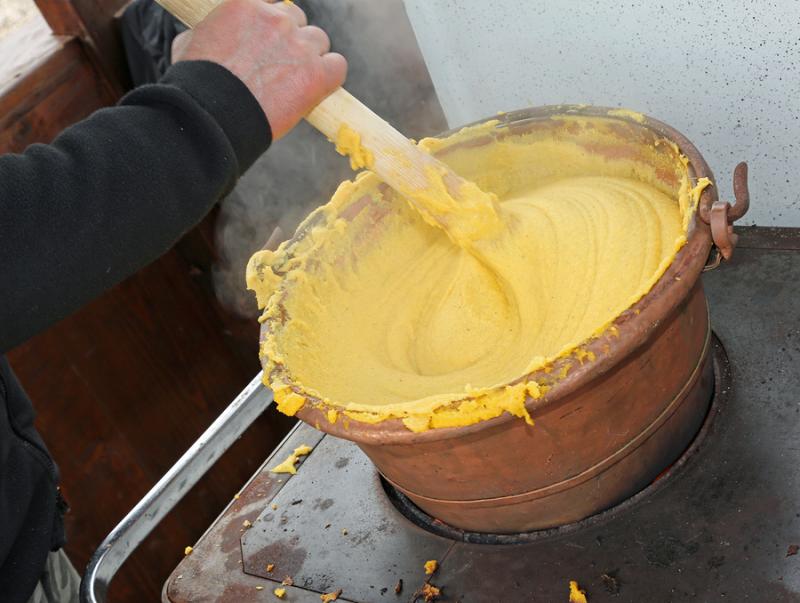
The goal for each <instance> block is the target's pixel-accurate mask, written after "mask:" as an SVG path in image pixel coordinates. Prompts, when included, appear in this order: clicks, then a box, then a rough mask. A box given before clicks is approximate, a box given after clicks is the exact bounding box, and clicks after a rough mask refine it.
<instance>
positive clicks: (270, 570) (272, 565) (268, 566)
mask: <svg viewBox="0 0 800 603" xmlns="http://www.w3.org/2000/svg"><path fill="white" fill-rule="evenodd" d="M274 569H275V564H274V563H268V564H267V571H268V572H269V573H272V570H274Z"/></svg>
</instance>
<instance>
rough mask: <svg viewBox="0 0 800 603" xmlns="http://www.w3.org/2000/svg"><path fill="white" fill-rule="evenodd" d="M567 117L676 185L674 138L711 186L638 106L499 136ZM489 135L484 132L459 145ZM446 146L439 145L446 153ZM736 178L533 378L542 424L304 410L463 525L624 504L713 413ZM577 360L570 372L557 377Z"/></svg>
mask: <svg viewBox="0 0 800 603" xmlns="http://www.w3.org/2000/svg"><path fill="white" fill-rule="evenodd" d="M559 116H583V117H591V118H597V119H594V121H596V124H595V126H589V127H601V128H603V129H604V132H606V133H607V134H608V135H609V136H610V139H611V140H613V142H612V143H610V144H605V145H596V146H595V147H593V148H591V149H589V150H590V151H591V152H596V153H602V154H605V155H607V156H608V157H610V158H613V157H621V156H624V157H634V158H636V159H637V160H641V161H644V162H647V161H652V162H654V163H655V164H658V165H656V168H657V169H656V173H657V174H658V178H661V179H663V184H664V185H665V186H677V183H676V182H675V180H676V172H675V171H673V170H670V169H668V168H665V167H664V166H667V165H668V164H669V161H673V162H674V161H675V159H676V157H677V155H676V153H677V151H676V147H674V146H673V145H663V144H659V142H658V141H663V140H664V139H666V140H667V141H671V142H672V143H674V145H677V149H680V153H681V154H682V155H683V156H685V157H686V158H687V159H688V161H689V164H688V169H689V175H690V177H691V178H700V177H708V178H709V179H711V181H712V183H713V182H714V177H713V174H712V173H711V170H710V169H709V167H708V165H707V164H706V162H705V161H704V160H703V158H702V156H701V155H700V153H699V152H698V151H697V149H695V147H694V146H693V145H692V144H691V143H690V142H689V141H688V140H687V139H686V138H685V137H684V136H682V135H681V134H680V133H678V132H677V131H675V130H674V129H672V128H671V127H669V126H667V125H665V124H663V123H661V122H659V121H656V120H654V119H651V118H648V117H644V116H639V115H636V114H632V113H629V112H620V111H613V110H609V109H605V108H599V107H581V106H567V107H565V106H558V107H541V108H533V109H525V110H521V111H516V112H513V113H508V114H505V115H503V116H501V117H500V118H499V121H500V123H499V124H498V126H497V131H498V132H500V134H498V135H500V136H502V135H516V134H519V133H523V132H524V133H531V132H538V133H540V134H542V135H553V134H555V135H558V136H565V137H569V136H571V135H573V134H574V135H575V136H576V137H578V136H579V132H578V130H575V128H580V127H582V126H580V125H579V124H580V122H579V121H578V120H572V121H570V120H569V119H566V120H565V119H562V118H560V117H559ZM554 117H555V119H554ZM598 119H599V121H598ZM590 121H592V120H590ZM571 131H573V132H571ZM447 134H450V133H446V134H443V135H442V136H446V135H447ZM488 142H490V140H489V138H486V139H481V138H478V139H475V140H470V141H467V142H463V141H462V142H460V143H458V144H461V145H468V146H479V145H481V144H486V143H488ZM587 148H588V147H587ZM448 150H449V149H448V148H444V149H442V150H441V151H439V153H438V155H439V156H440V157H442V158H443V159H444V160H445V161H446V159H447V152H448ZM670 153H672V156H671V157H670V155H669V154H670ZM662 164H663V165H662ZM735 188H736V193H737V204H736V205H735V206H733V207H731V206H730V205H728V204H722V203H719V202H718V200H717V193H716V190H717V189H716V187H715V186H711V187H708V188H706V189H705V190H704V191H703V193H702V195H701V197H700V201H699V206H698V211H697V213H696V214H695V216H694V218H693V222H692V223H691V225H690V228H689V233H688V236H687V244H686V245H685V246H684V247H683V248H682V249H681V251H680V252H679V253H678V254H677V256H676V257H675V259H674V261H673V263H672V264H671V266H670V267H669V268H668V269H667V271H666V272H665V273H664V274H663V276H662V277H661V278H660V279H659V281H658V282H657V283H656V285H655V286H654V287H653V289H652V290H651V291H650V292H649V293H648V294H647V295H646V296H645V297H643V298H642V299H641V300H640V301H639V302H637V303H636V304H635V305H634V306H632V307H631V308H630V309H628V310H626V311H625V312H623V313H622V314H621V315H620V316H619V317H618V318H617V319H616V320H615V321H614V324H613V326H612V327H611V328H610V329H609V330H607V331H606V332H605V333H604V334H603V335H601V336H599V337H598V338H596V339H593V340H591V341H589V342H587V343H586V344H585V345H583V346H581V349H580V350H579V351H576V353H575V354H573V355H572V356H571V357H566V358H561V359H559V360H557V361H556V362H555V363H554V364H553V365H552V366H550V367H547V370H541V371H537V372H536V373H534V374H533V375H532V378H533V379H535V380H537V381H538V382H539V383H544V384H548V385H549V386H550V389H549V391H548V392H547V393H546V395H545V396H544V397H542V398H539V399H536V400H532V399H531V400H529V401H528V403H527V407H528V411H529V412H530V414H531V416H532V418H533V419H534V421H535V425H534V426H529V425H527V424H526V423H525V422H524V421H522V420H520V419H517V418H514V417H511V416H510V415H508V414H504V415H502V416H499V417H496V418H494V419H491V420H487V421H483V422H481V423H477V424H474V425H470V426H467V427H456V428H443V429H432V430H429V431H426V432H421V433H414V432H411V431H409V430H408V429H407V428H406V427H405V426H404V425H403V424H402V423H401V422H400V421H399V420H390V421H384V422H381V423H377V424H367V423H361V422H358V421H355V420H349V421H348V420H344V421H341V420H340V421H338V422H336V423H333V424H332V423H330V422H328V421H327V420H326V417H325V409H324V408H321V407H318V406H315V405H314V404H308V403H307V404H306V405H305V406H304V407H303V408H302V409H300V410H299V411H298V413H297V415H298V417H299V418H301V419H302V420H303V421H305V422H307V423H309V424H311V425H314V426H316V427H318V428H319V429H322V430H323V431H326V432H328V433H331V434H333V435H335V436H338V437H342V438H345V439H348V440H352V441H354V442H356V443H357V444H358V445H359V446H360V447H361V449H362V450H363V451H364V452H365V453H366V454H367V455H368V456H369V457H370V459H372V461H373V462H374V463H375V465H376V467H377V468H378V470H379V471H380V472H381V473H382V474H383V476H384V477H385V478H386V479H387V480H388V481H389V482H390V483H391V484H393V485H394V487H396V488H397V489H398V490H400V491H402V492H403V493H404V494H405V495H406V496H408V497H409V498H410V499H411V500H412V501H414V502H415V503H416V504H417V505H418V506H419V507H420V508H422V509H423V510H424V511H426V512H427V513H428V514H430V515H432V516H433V517H435V518H438V519H440V520H441V521H444V522H445V523H448V524H451V525H453V526H455V527H458V528H462V529H465V530H471V531H479V532H495V533H513V532H523V531H529V530H534V529H542V528H549V527H553V526H557V525H563V524H565V523H570V522H573V521H577V520H580V519H582V518H585V517H587V516H589V515H591V514H594V513H597V512H599V511H602V510H604V509H606V508H608V507H610V506H612V505H614V504H615V503H617V502H620V501H621V500H623V499H625V498H626V497H628V496H630V495H632V494H634V493H635V492H637V491H638V490H640V489H642V488H643V487H644V486H645V485H647V484H648V483H650V482H651V481H652V480H653V479H654V478H655V477H656V476H657V475H658V474H659V473H660V472H661V471H662V470H663V469H665V468H666V467H667V466H669V465H670V464H671V463H672V462H673V461H674V460H675V459H676V458H677V457H678V456H679V455H680V454H681V452H682V451H683V450H684V449H685V448H686V447H687V445H688V444H689V442H690V441H691V439H692V438H693V436H694V434H695V433H696V432H697V431H698V429H699V427H700V424H701V423H702V420H703V418H704V416H705V414H706V411H707V409H708V405H709V401H710V397H711V394H712V387H713V373H712V365H711V361H710V327H709V320H708V309H707V305H706V298H705V296H704V294H703V287H702V283H701V281H700V278H699V277H700V274H701V273H702V271H703V270H704V267H705V266H706V263H707V260H708V258H709V254H710V252H711V250H712V245H713V243H714V242H715V241H716V242H717V245H718V247H719V248H720V249H721V251H722V252H723V253H722V254H723V255H726V254H727V255H729V252H730V250H731V249H732V246H733V244H734V243H735V237H734V236H733V235H732V228H729V226H730V223H731V222H732V220H733V219H735V218H737V217H739V216H740V215H741V214H743V213H744V211H746V208H747V189H746V166H744V164H741V165H740V167H738V168H737V171H736V175H735ZM357 205H358V200H354V201H353V206H354V207H356V206H357ZM362 205H363V204H362ZM354 211H357V209H356V210H354ZM714 216H716V217H714ZM709 222H710V223H711V226H710V225H709ZM712 226H713V228H712ZM712 230H713V231H714V236H713V237H712ZM297 236H303V233H298V234H297V235H295V237H297ZM727 255H726V257H727ZM587 358H594V360H591V361H590V360H588V359H587ZM567 364H570V365H571V367H572V370H571V371H570V372H568V373H567V375H566V376H565V377H560V378H559V377H556V375H559V374H562V375H563V373H561V372H560V368H561V367H563V366H565V365H567Z"/></svg>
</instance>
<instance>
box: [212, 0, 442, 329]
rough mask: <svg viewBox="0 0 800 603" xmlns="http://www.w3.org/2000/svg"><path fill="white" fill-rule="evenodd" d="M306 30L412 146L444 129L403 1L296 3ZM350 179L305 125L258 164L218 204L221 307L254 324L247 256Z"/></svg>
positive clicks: (343, 163) (342, 162) (344, 165)
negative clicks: (315, 31) (316, 34)
mask: <svg viewBox="0 0 800 603" xmlns="http://www.w3.org/2000/svg"><path fill="white" fill-rule="evenodd" d="M298 4H299V5H300V6H301V8H303V9H304V10H305V11H306V12H307V14H308V17H309V22H310V23H312V24H315V25H318V26H320V27H322V28H323V29H325V30H326V31H327V32H328V34H329V35H330V37H331V40H332V44H333V50H335V51H336V52H340V53H342V54H343V55H344V56H345V57H347V60H348V63H349V71H348V77H347V83H346V87H347V89H348V90H349V91H350V92H352V93H353V94H354V95H355V96H356V97H358V98H360V99H361V100H362V101H363V102H364V103H366V104H367V105H368V106H370V107H371V108H372V109H373V110H374V111H375V112H376V113H378V114H379V115H381V116H382V117H384V118H385V119H387V120H388V121H389V122H390V123H392V124H393V125H394V126H395V127H396V128H398V129H399V130H400V131H401V132H403V133H405V134H406V135H408V136H409V137H411V138H421V137H423V136H427V135H431V134H434V133H436V132H439V131H441V130H443V129H445V128H446V122H445V119H444V115H443V113H442V110H441V107H440V106H439V102H438V100H437V99H436V94H435V92H434V89H433V85H432V84H431V80H430V76H429V75H428V70H427V68H426V67H425V63H424V61H423V59H422V56H421V54H420V52H419V48H418V46H417V42H416V39H415V38H414V33H413V31H412V29H411V25H410V24H409V22H408V18H407V16H406V14H405V9H404V8H403V2H402V0H382V1H381V2H374V0H341V1H339V2H335V3H333V2H326V1H325V0H315V1H313V2H298ZM352 177H353V172H352V171H351V170H350V167H349V165H348V161H347V159H346V158H344V157H341V156H339V155H337V154H336V152H335V151H334V149H333V145H332V144H331V143H329V142H328V141H327V140H325V138H324V137H323V136H322V135H321V134H319V133H318V132H317V131H315V130H314V129H313V128H311V126H309V125H308V124H306V123H305V122H303V123H301V124H300V125H299V126H298V127H296V128H295V129H294V130H293V131H292V132H291V133H290V134H289V135H288V136H286V137H285V138H283V139H281V140H280V141H278V142H277V143H275V144H274V145H273V147H272V148H271V149H270V150H269V151H268V152H267V153H266V154H265V155H264V156H263V157H261V158H260V159H259V160H258V161H257V162H256V163H255V164H254V165H253V167H252V168H250V170H249V171H248V172H247V174H245V175H244V177H243V178H242V179H241V180H240V181H239V183H238V184H237V186H236V188H235V190H234V191H233V192H232V193H231V194H230V195H229V196H228V197H227V198H226V199H225V200H223V202H222V204H221V208H220V213H219V216H218V218H217V225H216V243H217V250H218V253H219V260H218V261H217V263H216V264H215V265H214V267H213V276H214V288H215V291H216V295H217V297H218V298H219V300H220V302H221V303H222V304H223V305H224V306H225V307H227V308H228V309H230V310H231V311H233V312H235V313H237V314H239V315H240V316H243V317H255V316H256V315H257V308H256V305H255V300H254V297H253V295H252V294H251V293H250V292H248V291H246V290H245V285H244V271H245V267H246V265H247V261H248V259H249V258H250V256H251V255H252V254H253V253H254V252H255V251H257V250H258V249H261V248H262V247H263V246H264V243H265V242H266V240H267V238H268V237H269V236H270V234H271V233H272V231H273V230H274V229H275V227H277V226H279V227H280V228H281V229H282V230H283V232H284V233H285V234H286V236H289V235H290V234H291V233H293V232H294V230H295V228H296V227H297V225H298V224H299V223H300V221H301V220H302V219H303V218H304V217H305V216H306V215H308V213H309V212H311V211H312V210H313V209H314V208H315V207H317V206H319V205H321V204H323V203H325V202H327V201H328V199H329V198H330V197H331V195H332V194H333V192H334V191H335V190H336V187H337V186H338V184H339V183H340V182H341V181H342V180H345V179H349V178H352Z"/></svg>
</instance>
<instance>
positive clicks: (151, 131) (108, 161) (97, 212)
mask: <svg viewBox="0 0 800 603" xmlns="http://www.w3.org/2000/svg"><path fill="white" fill-rule="evenodd" d="M270 142H271V132H270V128H269V124H268V122H267V119H266V117H265V115H264V112H263V111H262V109H261V107H260V105H259V104H258V102H257V101H256V99H255V97H253V95H252V94H251V93H250V91H249V90H248V89H247V87H246V86H245V85H244V83H243V82H241V81H240V80H239V79H238V78H237V77H236V76H234V75H233V74H232V73H230V72H229V71H228V70H226V69H225V68H224V67H221V66H219V65H216V64H214V63H210V62H205V61H190V62H184V63H177V64H176V65H175V66H173V67H171V68H170V70H169V71H168V72H167V73H166V75H165V76H164V77H163V78H162V79H161V80H160V81H159V83H157V84H153V85H149V86H143V87H141V88H137V89H136V90H133V91H132V92H130V93H129V94H128V95H127V96H125V97H124V98H123V99H122V100H121V101H120V103H119V105H118V106H116V107H113V108H109V109H102V110H100V111H97V112H96V113H94V114H93V115H91V116H90V117H89V118H87V119H86V120H84V121H82V122H80V123H78V124H76V125H74V126H72V127H70V128H68V129H67V130H65V131H64V132H63V133H62V134H61V135H59V136H58V138H56V140H55V141H54V142H53V143H52V144H49V145H42V144H36V145H32V146H31V147H29V148H28V149H27V150H26V151H25V152H24V153H22V154H9V155H3V156H0V353H2V352H4V351H7V350H9V349H10V348H12V347H14V346H15V345H17V344H19V343H21V342H22V341H24V340H25V339H27V338H28V337H30V336H32V335H34V334H35V333H36V332H38V331H40V330H42V329H44V328H45V327H47V326H49V325H50V324H52V323H54V322H55V321H57V320H59V319H61V318H63V317H64V316H66V315H67V314H69V313H71V312H73V311H74V310H76V309H77V308H79V307H80V306H81V305H82V304H84V303H86V302H87V301H89V300H91V299H92V298H94V297H96V296H97V295H99V294H100V293H102V292H103V291H105V290H107V289H109V288H110V287H112V286H113V285H115V284H116V283H118V282H120V281H121V280H122V279H124V278H126V277H127V276H129V275H131V274H132V273H134V272H135V271H136V270H138V269H139V268H141V267H142V266H144V265H145V264H147V263H148V262H151V261H152V260H154V259H155V258H157V257H158V256H159V255H161V254H162V253H164V252H165V251H166V250H167V249H169V248H170V247H171V246H172V245H173V243H174V242H175V241H176V240H177V239H178V238H179V237H180V236H181V235H182V234H183V233H185V232H186V231H187V230H189V229H190V228H191V227H192V226H194V225H195V224H196V223H197V222H199V221H200V219H201V218H202V217H203V216H204V215H205V214H206V212H208V210H209V209H210V208H211V207H212V205H213V204H214V203H215V202H216V201H217V200H218V199H219V198H220V197H221V196H223V195H224V194H225V193H227V192H228V191H230V189H231V188H232V187H233V185H234V183H235V182H236V179H237V178H238V177H239V176H240V175H241V174H242V173H243V172H244V171H245V170H246V169H247V168H248V167H250V165H251V164H252V163H253V162H254V161H255V160H256V158H257V157H258V156H259V155H260V154H261V153H263V152H264V151H265V150H266V148H267V147H268V146H269V144H270Z"/></svg>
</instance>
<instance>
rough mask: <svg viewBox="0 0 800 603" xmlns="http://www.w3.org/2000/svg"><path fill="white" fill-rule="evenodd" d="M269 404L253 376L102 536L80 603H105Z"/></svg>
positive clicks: (269, 398) (266, 392)
mask: <svg viewBox="0 0 800 603" xmlns="http://www.w3.org/2000/svg"><path fill="white" fill-rule="evenodd" d="M270 404H272V392H271V391H270V390H268V389H267V388H265V387H264V385H263V384H262V383H261V375H260V374H259V375H258V376H257V377H255V378H254V379H253V380H252V381H251V382H250V383H249V384H248V385H247V387H245V388H244V390H242V393H240V394H239V395H238V396H236V398H235V399H234V400H233V402H231V403H230V405H229V406H228V408H226V409H225V410H224V411H223V412H222V414H221V415H220V416H219V417H217V418H216V420H215V421H214V422H213V423H212V424H211V426H210V427H209V428H208V429H206V430H205V432H203V435H201V436H200V437H199V438H198V440H197V441H196V442H195V443H194V444H192V446H191V448H189V450H187V451H186V452H185V453H184V454H183V456H182V457H181V458H180V459H179V460H178V462H177V463H175V464H174V465H173V466H172V467H171V468H170V470H169V471H167V473H166V474H165V475H164V477H162V478H161V479H160V480H159V481H158V483H157V484H156V485H155V486H153V488H152V489H151V490H150V492H148V493H147V495H146V496H145V497H144V498H143V499H142V500H141V501H139V503H138V504H137V505H136V506H135V507H134V508H133V509H132V510H131V511H130V513H128V514H127V515H126V516H125V518H124V519H123V520H122V521H121V522H119V524H117V526H116V527H115V528H114V529H113V530H111V533H110V534H109V535H108V536H106V538H105V540H104V541H103V543H102V544H101V545H100V547H99V548H98V549H97V550H96V551H95V552H94V554H93V555H92V558H91V559H90V560H89V565H88V566H87V567H86V573H85V574H84V576H83V579H82V580H81V592H80V600H81V603H105V600H106V595H107V594H108V587H109V585H110V584H111V580H113V578H114V576H115V575H116V573H117V570H119V568H120V566H122V564H123V563H125V560H126V559H127V558H128V557H129V556H130V555H131V553H133V551H134V550H136V547H137V546H139V544H141V542H142V540H144V539H145V538H146V537H147V536H148V535H149V534H150V532H152V531H153V528H155V527H156V525H158V523H159V522H160V521H161V520H162V519H163V518H164V516H165V515H166V514H167V513H169V512H170V511H171V510H172V509H173V507H174V506H175V505H176V504H178V502H179V501H180V500H181V499H182V498H183V497H184V495H185V494H186V493H187V492H188V491H189V490H190V489H191V488H192V486H194V485H195V484H196V483H197V481H198V480H199V479H200V478H201V477H203V475H205V473H206V472H207V471H208V470H209V469H210V468H211V467H212V465H214V463H215V462H216V461H217V459H219V457H220V456H222V454H223V453H224V452H225V451H226V450H227V449H228V448H230V446H231V444H233V443H234V442H235V441H236V440H237V439H238V438H239V436H241V435H242V433H243V432H244V431H245V430H246V429H247V428H248V427H250V425H252V423H253V421H255V420H256V418H258V416H259V415H260V414H261V413H262V412H264V411H265V410H266V409H267V408H268V407H269V405H270Z"/></svg>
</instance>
